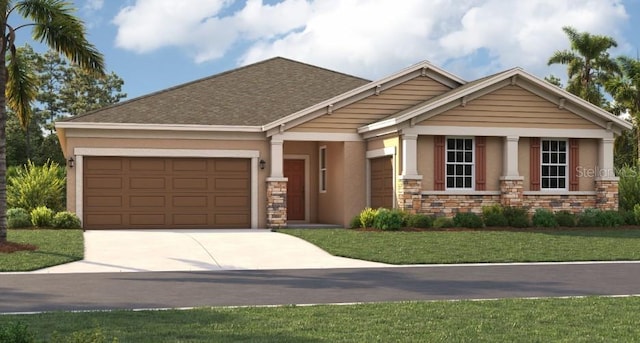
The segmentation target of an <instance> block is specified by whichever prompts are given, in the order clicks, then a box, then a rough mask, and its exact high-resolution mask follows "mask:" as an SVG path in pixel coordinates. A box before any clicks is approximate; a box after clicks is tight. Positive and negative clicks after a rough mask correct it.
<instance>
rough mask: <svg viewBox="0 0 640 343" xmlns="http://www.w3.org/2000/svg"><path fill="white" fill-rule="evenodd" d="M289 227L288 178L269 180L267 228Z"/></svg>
mask: <svg viewBox="0 0 640 343" xmlns="http://www.w3.org/2000/svg"><path fill="white" fill-rule="evenodd" d="M283 227H287V178H269V179H267V228H269V229H275V228H283Z"/></svg>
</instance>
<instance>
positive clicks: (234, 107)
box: [66, 57, 370, 126]
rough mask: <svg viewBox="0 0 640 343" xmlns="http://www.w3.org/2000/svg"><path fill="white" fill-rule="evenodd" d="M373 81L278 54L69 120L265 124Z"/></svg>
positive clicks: (140, 122)
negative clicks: (277, 55)
mask: <svg viewBox="0 0 640 343" xmlns="http://www.w3.org/2000/svg"><path fill="white" fill-rule="evenodd" d="M369 82H370V81H368V80H365V79H362V78H358V77H355V76H351V75H347V74H342V73H338V72H335V71H331V70H328V69H323V68H320V67H316V66H312V65H309V64H305V63H301V62H296V61H292V60H289V59H286V58H282V57H276V58H272V59H268V60H265V61H262V62H258V63H255V64H251V65H248V66H245V67H241V68H238V69H234V70H231V71H227V72H224V73H221V74H217V75H213V76H210V77H207V78H203V79H200V80H196V81H193V82H189V83H186V84H183V85H179V86H176V87H172V88H169V89H166V90H162V91H159V92H156V93H152V94H149V95H146V96H142V97H139V98H135V99H132V100H129V101H125V102H122V103H119V104H116V105H113V106H110V107H106V108H103V109H100V110H97V111H93V112H89V113H86V114H84V115H80V116H76V117H73V118H69V119H67V120H66V121H69V122H95V123H136V124H193V125H240V126H260V125H265V124H268V123H270V122H272V121H274V120H276V119H279V118H281V117H284V116H286V115H288V114H291V113H294V112H296V111H299V110H301V109H304V108H306V107H309V106H312V105H314V104H317V103H319V102H321V101H323V100H326V99H329V98H331V97H334V96H336V95H339V94H342V93H344V92H346V91H349V90H351V89H354V88H357V87H359V86H362V85H364V84H367V83H369Z"/></svg>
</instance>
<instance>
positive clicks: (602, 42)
mask: <svg viewBox="0 0 640 343" xmlns="http://www.w3.org/2000/svg"><path fill="white" fill-rule="evenodd" d="M562 30H563V31H564V32H565V33H566V34H567V37H568V38H569V41H570V42H571V49H570V50H561V51H556V52H554V53H553V55H552V56H551V57H550V58H549V61H548V62H547V64H548V65H552V64H556V63H559V64H566V65H567V75H568V76H569V81H568V82H567V91H569V92H570V93H572V94H575V95H577V96H579V97H581V98H583V99H585V100H587V101H589V102H590V103H592V104H595V105H598V106H601V105H603V103H604V102H605V99H604V96H603V95H602V92H601V91H600V88H601V87H602V86H603V84H604V83H605V82H606V81H607V80H608V79H609V78H611V77H612V76H613V75H616V74H619V73H620V69H619V67H618V64H617V63H616V61H615V60H614V59H613V58H611V57H610V56H609V53H608V52H607V50H609V49H610V48H612V47H616V46H618V43H616V41H615V40H614V39H613V38H611V37H607V36H601V35H592V34H590V33H588V32H578V31H576V29H574V28H572V27H568V26H565V27H563V28H562Z"/></svg>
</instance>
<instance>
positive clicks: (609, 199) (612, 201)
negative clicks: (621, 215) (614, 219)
mask: <svg viewBox="0 0 640 343" xmlns="http://www.w3.org/2000/svg"><path fill="white" fill-rule="evenodd" d="M618 180H619V179H618V178H617V177H613V178H606V179H605V178H603V179H596V181H595V189H596V208H597V209H600V210H604V211H617V210H618Z"/></svg>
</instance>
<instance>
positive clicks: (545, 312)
mask: <svg viewBox="0 0 640 343" xmlns="http://www.w3.org/2000/svg"><path fill="white" fill-rule="evenodd" d="M639 321H640V298H596V297H593V298H572V299H537V300H533V299H507V300H495V301H437V302H404V303H382V304H360V305H344V306H335V305H333V306H332V305H318V306H305V307H297V306H284V307H253V308H252V307H249V308H207V309H204V308H203V309H195V310H186V311H179V310H169V311H139V312H131V311H115V312H81V313H77V312H76V313H70V312H59V313H45V314H35V315H5V316H0V331H1V330H2V327H3V326H4V327H6V326H9V325H10V323H16V322H21V323H23V324H26V325H27V326H28V330H29V331H31V332H32V333H33V334H35V336H36V339H37V341H41V340H49V339H50V338H51V335H52V334H53V333H54V332H57V333H58V334H57V336H58V337H59V339H60V340H59V341H60V342H64V341H70V340H71V339H69V337H70V335H72V333H73V332H77V331H81V332H80V333H76V335H84V336H85V337H86V336H89V335H95V336H100V333H101V334H102V335H103V336H105V337H106V338H111V339H113V338H117V339H118V341H120V342H279V343H282V342H558V341H561V342H614V341H615V342H632V341H636V340H637V339H638V337H640V326H638V325H637V323H638V322H639ZM65 338H66V339H65ZM110 341H111V340H105V342H110Z"/></svg>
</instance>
